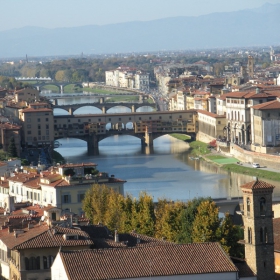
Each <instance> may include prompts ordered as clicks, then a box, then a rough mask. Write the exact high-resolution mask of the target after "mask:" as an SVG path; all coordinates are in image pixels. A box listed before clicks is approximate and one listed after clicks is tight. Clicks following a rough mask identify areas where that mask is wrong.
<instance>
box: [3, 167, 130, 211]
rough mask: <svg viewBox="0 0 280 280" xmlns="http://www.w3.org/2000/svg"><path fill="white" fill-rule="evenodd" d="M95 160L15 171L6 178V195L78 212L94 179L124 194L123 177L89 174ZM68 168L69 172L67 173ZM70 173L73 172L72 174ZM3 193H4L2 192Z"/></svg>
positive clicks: (18, 199)
mask: <svg viewBox="0 0 280 280" xmlns="http://www.w3.org/2000/svg"><path fill="white" fill-rule="evenodd" d="M95 168H96V164H94V163H84V164H65V165H61V166H59V168H58V169H57V170H55V169H53V170H52V171H44V172H41V173H40V174H37V173H17V174H15V176H13V177H10V178H8V179H7V180H8V182H9V195H10V196H13V197H14V201H15V202H24V201H29V202H30V203H32V204H39V205H43V206H48V205H52V206H54V207H59V208H61V209H62V210H69V211H71V212H74V213H76V214H82V201H83V199H84V196H85V193H86V191H87V190H88V189H89V188H90V187H91V186H92V185H93V184H95V183H97V184H104V185H106V186H108V187H110V188H112V189H114V190H115V191H116V192H118V193H120V194H124V188H123V185H124V183H125V181H124V180H121V179H117V178H114V176H111V177H109V176H108V174H107V173H104V172H100V173H98V174H97V175H94V176H93V175H92V171H93V170H95ZM67 172H68V173H69V174H70V173H71V172H72V176H70V175H67V174H68V173H67ZM73 174H74V175H73ZM3 195H4V194H3ZM9 210H11V209H9Z"/></svg>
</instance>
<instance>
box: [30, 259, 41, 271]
mask: <svg viewBox="0 0 280 280" xmlns="http://www.w3.org/2000/svg"><path fill="white" fill-rule="evenodd" d="M37 269H40V257H31V258H29V270H37Z"/></svg>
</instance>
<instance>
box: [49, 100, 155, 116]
mask: <svg viewBox="0 0 280 280" xmlns="http://www.w3.org/2000/svg"><path fill="white" fill-rule="evenodd" d="M85 106H92V107H96V108H98V109H100V110H101V111H102V113H103V114H106V113H107V111H108V110H109V109H111V108H113V107H117V106H123V107H127V108H129V109H130V110H131V112H136V110H137V109H138V108H141V107H144V106H149V107H152V108H155V109H156V108H157V107H156V104H155V103H148V102H106V103H103V102H98V103H97V102H94V103H93V102H89V103H79V104H70V105H53V106H52V108H53V109H63V110H66V111H68V113H69V114H70V115H73V113H74V112H75V111H76V110H78V109H79V108H82V107H85Z"/></svg>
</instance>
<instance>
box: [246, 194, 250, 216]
mask: <svg viewBox="0 0 280 280" xmlns="http://www.w3.org/2000/svg"><path fill="white" fill-rule="evenodd" d="M250 206H251V202H250V198H249V197H247V215H248V216H250Z"/></svg>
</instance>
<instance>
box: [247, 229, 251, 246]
mask: <svg viewBox="0 0 280 280" xmlns="http://www.w3.org/2000/svg"><path fill="white" fill-rule="evenodd" d="M250 238H251V234H250V228H248V243H251V239H250Z"/></svg>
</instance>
